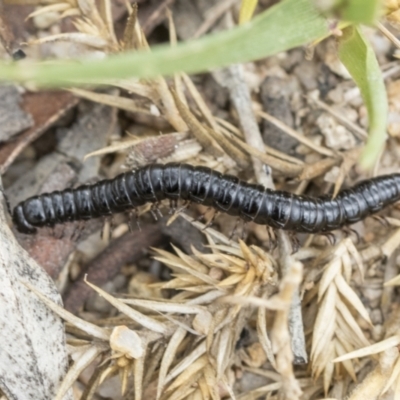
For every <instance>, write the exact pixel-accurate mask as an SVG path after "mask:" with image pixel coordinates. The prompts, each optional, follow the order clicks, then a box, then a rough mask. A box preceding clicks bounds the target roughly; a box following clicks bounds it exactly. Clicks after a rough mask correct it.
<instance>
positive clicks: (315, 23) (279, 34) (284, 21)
mask: <svg viewBox="0 0 400 400" xmlns="http://www.w3.org/2000/svg"><path fill="white" fill-rule="evenodd" d="M327 32H328V26H327V23H326V21H325V19H324V18H322V17H321V16H320V15H319V13H318V12H317V11H316V10H315V8H314V6H313V4H312V1H311V0H284V1H282V2H280V3H278V4H277V5H275V6H273V7H271V8H270V9H268V10H267V11H265V12H264V13H262V14H260V15H258V16H257V17H255V18H254V19H253V20H252V21H250V22H249V23H248V24H244V25H242V26H239V27H235V28H233V29H231V30H229V31H225V32H221V33H217V34H213V35H208V36H206V37H204V38H201V39H198V40H194V41H189V42H185V43H182V44H180V45H178V46H176V47H172V48H171V47H168V46H157V47H154V48H153V51H152V52H151V53H150V52H136V53H124V54H119V55H114V56H110V57H109V58H107V59H105V60H102V61H82V62H79V63H78V62H73V63H72V62H68V63H66V62H64V63H61V64H58V65H57V64H52V65H50V64H40V63H31V64H27V63H26V62H23V63H18V64H13V65H5V64H0V80H14V81H19V82H24V81H32V82H34V83H36V84H38V85H42V86H53V87H55V86H62V85H71V84H72V83H71V81H72V80H74V81H77V80H79V81H80V82H82V83H87V82H90V79H91V78H95V79H96V80H98V79H102V78H127V77H132V76H135V77H140V78H152V77H155V76H158V75H171V74H173V73H176V72H180V71H185V72H190V73H194V72H200V71H206V70H208V69H212V68H218V67H223V66H226V65H229V64H232V63H240V62H248V61H251V60H257V59H260V58H263V57H266V56H269V55H272V54H276V53H278V52H281V51H284V50H287V49H290V48H293V47H297V46H301V45H304V44H306V43H309V42H311V41H313V40H315V39H316V38H318V37H321V36H324V35H326V34H327ZM74 85H75V86H76V83H74Z"/></svg>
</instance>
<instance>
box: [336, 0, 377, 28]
mask: <svg viewBox="0 0 400 400" xmlns="http://www.w3.org/2000/svg"><path fill="white" fill-rule="evenodd" d="M382 3H383V2H382V1H381V0H351V1H345V2H343V5H342V6H340V9H339V15H340V18H341V19H342V20H344V21H349V22H354V23H358V24H373V23H374V22H376V20H377V18H378V16H379V11H380V9H381V7H382Z"/></svg>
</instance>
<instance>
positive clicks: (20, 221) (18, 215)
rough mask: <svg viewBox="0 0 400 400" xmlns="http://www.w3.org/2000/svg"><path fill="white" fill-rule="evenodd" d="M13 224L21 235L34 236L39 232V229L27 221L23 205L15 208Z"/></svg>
mask: <svg viewBox="0 0 400 400" xmlns="http://www.w3.org/2000/svg"><path fill="white" fill-rule="evenodd" d="M13 222H14V225H15V226H16V227H17V229H18V231H19V232H21V233H28V234H33V233H36V232H37V229H36V228H35V227H34V226H32V225H31V224H30V223H29V222H28V221H27V220H26V218H25V214H24V210H23V207H22V205H21V204H20V205H18V206H17V207H15V208H14V212H13Z"/></svg>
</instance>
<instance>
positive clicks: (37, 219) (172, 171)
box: [13, 163, 400, 233]
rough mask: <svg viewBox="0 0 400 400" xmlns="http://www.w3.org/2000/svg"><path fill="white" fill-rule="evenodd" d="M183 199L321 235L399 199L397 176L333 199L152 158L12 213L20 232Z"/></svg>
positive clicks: (33, 199) (371, 181) (42, 197)
mask: <svg viewBox="0 0 400 400" xmlns="http://www.w3.org/2000/svg"><path fill="white" fill-rule="evenodd" d="M164 199H171V200H174V201H175V200H186V201H190V202H195V203H199V204H204V205H206V206H209V207H213V208H214V209H216V210H217V211H221V212H224V213H227V214H229V215H234V216H238V217H240V218H242V219H244V220H246V221H253V222H255V223H257V224H261V225H268V226H270V227H272V228H276V229H285V230H289V231H294V232H307V233H324V232H329V231H332V230H335V229H338V228H341V227H343V226H345V225H350V224H353V223H355V222H357V221H360V220H362V219H364V218H365V217H367V216H369V215H371V214H374V213H376V212H378V211H380V210H382V209H383V208H384V207H386V206H388V205H389V204H392V203H395V202H396V201H398V200H400V174H392V175H386V176H380V177H377V178H373V179H368V180H365V181H362V182H360V183H358V184H357V185H356V186H354V187H353V188H350V189H346V190H342V191H341V192H339V194H338V195H337V196H336V198H334V199H333V198H331V197H330V196H327V195H324V196H320V197H311V196H299V195H295V194H292V193H288V192H284V191H275V190H270V189H266V188H265V187H263V186H261V185H256V184H249V183H246V182H244V181H241V180H239V179H238V178H236V177H234V176H232V175H223V174H221V173H219V172H217V171H214V170H212V169H209V168H206V167H195V166H192V165H187V164H178V163H169V164H165V165H160V164H151V165H147V166H145V167H141V168H138V169H136V170H134V171H130V172H126V173H123V174H120V175H118V176H117V177H115V178H114V179H108V180H107V179H106V180H102V181H100V182H98V183H96V184H94V185H83V186H79V187H77V188H76V189H66V190H63V191H56V192H52V193H45V194H41V195H40V196H34V197H31V198H29V199H27V200H25V201H23V202H21V203H19V204H18V205H17V206H16V207H15V208H14V211H13V221H14V224H15V226H16V227H17V229H18V230H19V231H20V232H23V233H35V232H36V228H37V227H42V226H54V225H55V224H59V223H64V222H68V221H75V220H87V219H90V218H97V217H100V216H107V215H111V214H113V213H119V212H124V211H130V210H133V209H135V208H136V207H138V206H141V205H143V204H145V203H148V202H150V203H159V202H160V201H161V200H164Z"/></svg>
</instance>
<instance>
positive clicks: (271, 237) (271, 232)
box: [266, 225, 278, 251]
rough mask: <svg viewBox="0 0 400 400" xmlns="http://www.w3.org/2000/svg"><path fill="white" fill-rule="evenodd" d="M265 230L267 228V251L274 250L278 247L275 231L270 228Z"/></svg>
mask: <svg viewBox="0 0 400 400" xmlns="http://www.w3.org/2000/svg"><path fill="white" fill-rule="evenodd" d="M266 228H267V234H268V242H269V243H268V248H269V250H271V251H272V250H274V249H276V247H277V246H278V240H277V238H276V235H275V230H274V228H271V227H270V226H268V225H267V226H266Z"/></svg>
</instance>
